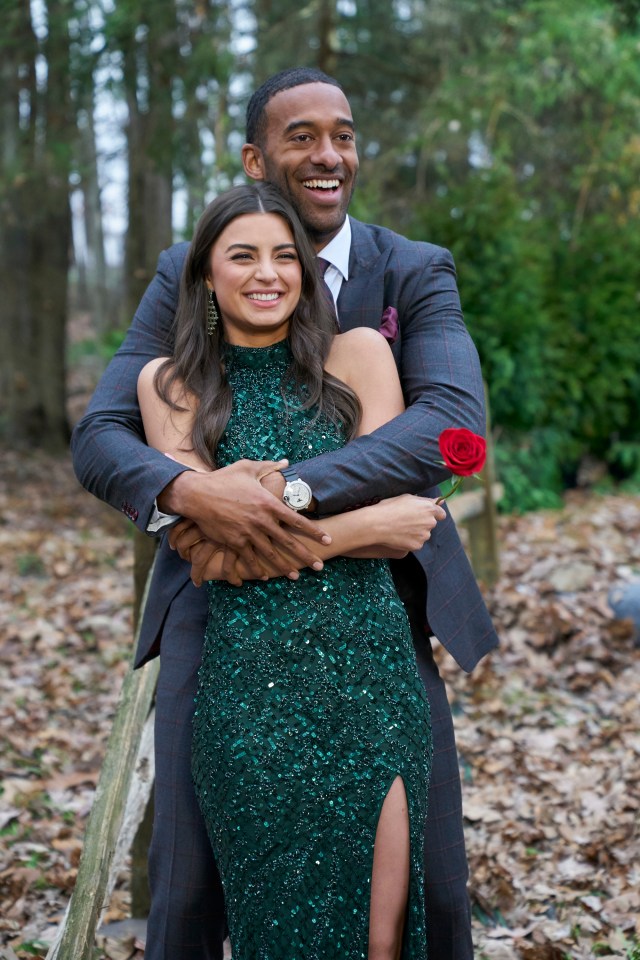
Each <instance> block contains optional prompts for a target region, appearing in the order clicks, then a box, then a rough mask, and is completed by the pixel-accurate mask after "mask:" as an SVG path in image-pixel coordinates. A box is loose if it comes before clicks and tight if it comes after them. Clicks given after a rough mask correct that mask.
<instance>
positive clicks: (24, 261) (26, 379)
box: [0, 0, 74, 451]
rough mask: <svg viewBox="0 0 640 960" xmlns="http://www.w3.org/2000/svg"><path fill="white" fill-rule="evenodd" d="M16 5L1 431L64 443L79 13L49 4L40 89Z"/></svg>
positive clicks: (30, 37) (25, 11) (3, 270)
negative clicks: (74, 51) (74, 26)
mask: <svg viewBox="0 0 640 960" xmlns="http://www.w3.org/2000/svg"><path fill="white" fill-rule="evenodd" d="M12 13H13V16H12V17H10V18H9V25H8V29H9V30H11V31H12V32H13V33H14V35H15V40H16V44H15V50H13V49H12V48H11V45H10V46H9V50H8V51H5V52H6V53H8V54H9V55H12V56H13V57H14V59H13V60H9V65H5V71H6V73H7V75H8V76H9V79H10V81H11V82H10V85H9V86H10V94H11V98H12V110H13V113H12V115H13V118H14V124H13V130H12V133H13V137H12V140H11V142H10V144H9V146H6V148H5V156H4V157H3V160H4V164H3V178H2V188H3V189H2V205H3V208H4V211H3V212H4V213H5V217H4V220H5V224H6V226H5V229H4V231H3V236H2V244H1V246H0V254H1V256H0V260H1V263H0V282H1V283H2V290H3V303H4V314H5V322H4V323H3V328H4V330H5V334H4V337H3V342H2V346H3V347H4V350H3V352H2V358H1V359H0V364H2V367H1V368H0V369H1V371H2V372H1V374H0V386H1V387H2V388H3V389H2V395H1V399H0V404H2V407H1V408H0V410H1V412H2V414H3V415H4V416H3V417H2V420H4V423H3V424H2V432H3V434H4V437H5V438H6V439H7V440H8V441H10V442H12V443H29V444H30V445H32V446H33V445H36V446H41V447H44V448H46V449H48V450H51V451H61V450H63V449H66V447H67V444H68V438H69V430H68V424H67V415H66V403H65V325H66V319H67V273H68V269H69V262H70V261H69V251H70V245H71V213H70V208H69V171H70V154H71V144H72V142H73V137H74V126H73V123H72V113H71V105H70V86H69V85H70V80H69V36H68V16H69V14H70V13H71V11H69V10H67V8H66V5H65V4H64V3H63V0H50V2H49V4H48V11H47V13H48V16H47V24H48V33H47V37H46V39H45V40H44V42H43V44H42V50H41V51H40V52H42V54H43V55H44V58H45V60H46V63H47V77H46V87H45V88H44V89H43V90H42V91H36V87H35V60H36V56H37V55H38V52H39V51H38V44H37V42H36V38H35V36H34V33H33V29H32V26H31V20H30V9H29V6H28V5H27V4H22V5H20V6H19V7H18V8H17V9H16V10H14V11H12ZM25 78H26V79H25ZM25 103H27V106H28V109H27V108H26V107H25ZM5 116H7V117H8V116H9V112H8V111H7V113H6V114H5ZM36 125H37V129H38V137H37V139H36V136H35V129H36Z"/></svg>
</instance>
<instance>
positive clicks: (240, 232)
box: [207, 213, 302, 347]
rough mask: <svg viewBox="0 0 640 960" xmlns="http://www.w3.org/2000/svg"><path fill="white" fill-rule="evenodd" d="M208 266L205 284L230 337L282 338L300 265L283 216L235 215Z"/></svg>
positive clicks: (256, 343)
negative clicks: (216, 303)
mask: <svg viewBox="0 0 640 960" xmlns="http://www.w3.org/2000/svg"><path fill="white" fill-rule="evenodd" d="M209 271H210V272H209V279H208V280H207V286H208V287H209V289H210V290H214V291H215V295H216V299H217V301H218V306H219V307H220V313H221V315H222V323H223V328H224V335H225V339H226V340H227V341H228V342H229V343H233V344H236V345H238V346H243V347H264V346H268V345H269V344H271V343H276V342H277V341H278V340H284V339H285V337H286V336H287V334H288V332H289V318H290V317H291V314H292V313H293V311H294V310H295V307H296V305H297V303H298V300H299V299H300V290H301V286H302V267H301V264H300V260H299V258H298V253H297V251H296V247H295V244H294V242H293V234H292V233H291V230H290V229H289V226H288V225H287V223H286V221H285V220H283V219H282V217H279V216H278V215H277V214H275V213H247V214H243V215H242V216H239V217H236V219H235V220H233V221H232V222H231V223H230V224H229V225H228V226H227V227H226V228H225V229H224V230H223V231H222V233H221V234H220V236H219V237H218V239H217V240H216V242H215V243H214V245H213V246H212V248H211V252H210V255H209Z"/></svg>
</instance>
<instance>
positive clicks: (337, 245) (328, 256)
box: [318, 217, 351, 280]
mask: <svg viewBox="0 0 640 960" xmlns="http://www.w3.org/2000/svg"><path fill="white" fill-rule="evenodd" d="M350 251H351V224H350V223H349V217H345V218H344V223H343V224H342V226H341V227H340V230H339V231H338V233H337V234H336V235H335V237H334V238H333V240H330V241H329V243H328V244H327V245H326V247H323V248H322V250H318V256H319V257H322V259H323V260H328V261H329V263H330V264H331V265H332V266H333V267H335V268H336V270H337V271H338V272H339V273H340V274H341V275H342V278H343V279H344V280H348V279H349V253H350Z"/></svg>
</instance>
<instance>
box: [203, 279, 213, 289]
mask: <svg viewBox="0 0 640 960" xmlns="http://www.w3.org/2000/svg"><path fill="white" fill-rule="evenodd" d="M204 282H205V283H206V285H207V290H210V291H211V292H212V293H213V284H212V283H211V279H210V278H209V277H205V278H204Z"/></svg>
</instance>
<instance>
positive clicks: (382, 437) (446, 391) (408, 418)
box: [274, 238, 486, 514]
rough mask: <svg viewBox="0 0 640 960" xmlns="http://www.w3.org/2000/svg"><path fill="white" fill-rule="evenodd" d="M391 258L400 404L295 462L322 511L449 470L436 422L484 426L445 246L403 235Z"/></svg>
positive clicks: (479, 387)
mask: <svg viewBox="0 0 640 960" xmlns="http://www.w3.org/2000/svg"><path fill="white" fill-rule="evenodd" d="M398 239H400V238H398ZM394 261H395V262H397V264H398V267H397V269H398V283H397V285H395V287H393V285H391V287H392V293H391V294H390V296H392V297H394V299H395V303H393V301H392V305H394V306H396V309H397V310H398V313H399V318H400V330H401V347H402V350H401V358H400V364H399V367H400V378H401V381H402V387H403V391H404V395H405V400H406V404H407V409H406V411H405V412H404V413H402V414H401V415H400V416H398V417H396V418H395V419H394V420H392V421H390V422H389V423H387V424H385V425H384V426H382V427H380V428H379V429H378V430H376V431H374V432H373V433H371V434H369V435H367V436H363V437H359V438H358V439H356V440H354V441H352V442H351V443H349V444H348V445H347V446H345V447H343V448H342V449H341V450H337V451H335V452H332V453H326V454H322V455H320V456H318V457H315V458H314V459H313V460H307V461H305V462H304V463H299V464H295V465H294V466H295V467H296V470H297V471H298V472H299V475H300V476H301V478H302V479H303V480H306V482H307V483H308V484H309V485H310V487H311V489H312V490H313V494H314V498H315V501H316V504H317V506H318V509H319V511H320V513H321V514H334V513H340V512H342V511H343V510H345V509H348V508H349V507H353V506H354V505H357V504H360V503H365V502H367V501H369V500H371V499H374V498H377V497H379V498H386V497H392V496H396V495H398V494H400V493H419V492H423V491H424V490H426V489H428V488H430V487H432V486H435V485H436V484H437V483H439V482H440V481H442V480H443V479H445V478H447V477H448V476H450V472H449V471H448V470H447V469H446V468H445V467H444V466H443V465H442V464H441V463H439V462H438V461H440V460H441V454H440V451H439V448H438V437H439V435H440V433H441V432H442V430H444V429H446V428H447V427H466V428H467V429H469V430H472V431H473V432H474V433H478V434H484V432H485V423H486V420H485V407H484V389H483V384H482V375H481V372H480V362H479V359H478V353H477V350H476V348H475V346H474V344H473V341H472V340H471V337H470V335H469V333H468V331H467V329H466V327H465V325H464V320H463V317H462V310H461V307H460V298H459V295H458V289H457V286H456V276H455V267H454V263H453V258H452V257H451V254H450V253H449V252H448V251H447V250H444V249H442V248H440V247H433V246H430V245H428V244H418V243H410V242H409V241H406V240H405V241H401V242H400V245H399V246H398V248H397V249H395V250H394V251H393V257H390V259H389V268H391V267H392V266H393V263H394ZM407 263H409V264H410V265H409V266H407ZM400 264H402V266H400ZM387 296H389V294H387ZM388 305H389V304H388V303H386V304H385V306H388ZM276 479H277V478H276ZM274 492H275V493H277V492H278V490H277V489H274Z"/></svg>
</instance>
